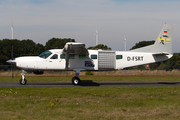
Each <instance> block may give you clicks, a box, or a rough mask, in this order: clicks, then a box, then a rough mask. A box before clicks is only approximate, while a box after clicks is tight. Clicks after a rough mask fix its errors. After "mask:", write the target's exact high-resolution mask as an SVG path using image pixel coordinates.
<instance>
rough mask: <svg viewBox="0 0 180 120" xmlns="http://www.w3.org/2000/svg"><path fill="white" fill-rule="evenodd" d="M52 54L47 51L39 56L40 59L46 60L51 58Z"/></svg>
mask: <svg viewBox="0 0 180 120" xmlns="http://www.w3.org/2000/svg"><path fill="white" fill-rule="evenodd" d="M51 54H52V52H50V51H45V52H43V53H41V54H40V55H39V57H41V58H44V59H46V58H47V57H49V56H50V55H51Z"/></svg>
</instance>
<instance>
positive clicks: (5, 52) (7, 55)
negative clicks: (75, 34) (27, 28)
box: [0, 38, 75, 65]
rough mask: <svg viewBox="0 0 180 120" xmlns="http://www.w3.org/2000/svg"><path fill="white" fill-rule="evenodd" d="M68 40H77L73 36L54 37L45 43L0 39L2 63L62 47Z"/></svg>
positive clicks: (0, 61)
mask: <svg viewBox="0 0 180 120" xmlns="http://www.w3.org/2000/svg"><path fill="white" fill-rule="evenodd" d="M67 42H75V40H74V39H71V38H64V39H61V38H52V39H50V40H48V41H47V42H46V44H45V46H44V45H42V44H40V43H37V44H36V43H35V42H34V41H33V40H30V39H27V40H17V39H13V40H11V39H3V40H0V65H7V63H6V61H7V60H9V59H11V58H16V57H21V56H37V55H39V54H40V53H42V52H44V51H45V50H49V49H55V48H58V49H62V48H63V47H64V45H65V44H66V43H67Z"/></svg>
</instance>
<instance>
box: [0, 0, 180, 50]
mask: <svg viewBox="0 0 180 120" xmlns="http://www.w3.org/2000/svg"><path fill="white" fill-rule="evenodd" d="M179 6H180V1H179V0H1V1H0V39H1V40H2V39H5V38H8V39H11V25H12V24H13V26H14V39H19V40H23V39H31V40H33V41H34V42H36V43H41V44H43V45H45V43H46V42H47V41H48V40H49V39H51V38H53V37H55V38H72V39H75V40H76V42H80V43H85V44H86V46H87V47H89V46H95V45H96V36H95V32H96V29H97V31H98V43H99V44H104V45H107V46H108V47H111V48H112V49H113V50H122V51H123V50H124V35H125V37H126V40H127V43H126V44H127V50H129V49H130V48H131V47H132V46H134V45H135V44H136V43H138V42H139V41H145V40H147V41H148V40H156V38H157V36H158V34H159V33H160V31H161V29H162V27H163V25H164V24H165V23H171V24H173V27H174V29H173V50H172V51H173V53H174V52H180V47H179V44H180V40H179V36H178V35H179V33H178V32H179V30H180V15H179V13H180V7H179Z"/></svg>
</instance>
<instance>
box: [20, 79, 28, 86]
mask: <svg viewBox="0 0 180 120" xmlns="http://www.w3.org/2000/svg"><path fill="white" fill-rule="evenodd" d="M19 83H20V84H21V85H25V84H26V83H27V80H26V79H24V81H23V80H22V79H21V80H20V81H19Z"/></svg>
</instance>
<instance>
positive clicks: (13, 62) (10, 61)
mask: <svg viewBox="0 0 180 120" xmlns="http://www.w3.org/2000/svg"><path fill="white" fill-rule="evenodd" d="M6 62H7V63H9V64H16V61H15V60H12V59H10V60H7V61H6Z"/></svg>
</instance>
